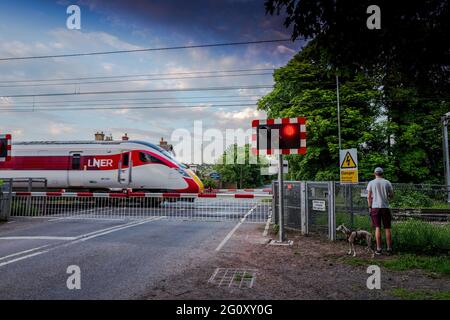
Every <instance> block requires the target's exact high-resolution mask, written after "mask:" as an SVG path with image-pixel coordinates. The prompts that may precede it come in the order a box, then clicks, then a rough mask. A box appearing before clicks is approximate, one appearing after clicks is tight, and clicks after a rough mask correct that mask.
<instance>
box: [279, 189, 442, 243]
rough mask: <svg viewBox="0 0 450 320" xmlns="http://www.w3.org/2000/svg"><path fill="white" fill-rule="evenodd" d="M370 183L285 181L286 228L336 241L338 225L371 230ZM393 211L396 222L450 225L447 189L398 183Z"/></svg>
mask: <svg viewBox="0 0 450 320" xmlns="http://www.w3.org/2000/svg"><path fill="white" fill-rule="evenodd" d="M366 188H367V183H359V184H354V185H342V184H340V183H339V182H329V181H325V182H317V181H305V182H300V181H285V182H284V194H285V197H284V206H285V210H284V225H285V227H287V228H291V229H296V230H300V231H302V233H304V234H308V233H315V234H319V235H324V236H327V237H328V238H329V239H331V240H334V239H335V237H336V231H335V228H336V225H339V224H342V223H343V224H345V225H346V226H348V227H350V228H354V227H355V228H365V229H370V217H369V210H368V207H367V191H366ZM393 189H394V198H393V199H391V201H390V205H391V211H392V214H393V218H394V220H397V221H399V220H404V219H420V220H425V221H432V222H448V221H450V205H449V203H447V194H448V191H447V186H443V185H414V184H401V183H394V184H393ZM273 194H274V201H273V209H272V211H273V212H274V215H273V218H272V221H273V222H274V223H278V182H274V183H273Z"/></svg>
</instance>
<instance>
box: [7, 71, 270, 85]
mask: <svg viewBox="0 0 450 320" xmlns="http://www.w3.org/2000/svg"><path fill="white" fill-rule="evenodd" d="M262 75H272V73H269V72H263V73H251V74H230V75H204V76H188V77H174V78H152V79H127V80H101V81H100V80H99V81H86V82H66V83H61V82H60V83H40V84H12V85H0V88H18V87H42V86H68V85H86V84H104V83H119V82H137V81H155V80H162V81H164V80H183V79H203V78H226V77H247V76H262Z"/></svg>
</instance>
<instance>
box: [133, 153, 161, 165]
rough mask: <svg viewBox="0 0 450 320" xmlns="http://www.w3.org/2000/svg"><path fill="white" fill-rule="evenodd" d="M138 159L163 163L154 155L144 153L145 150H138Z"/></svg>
mask: <svg viewBox="0 0 450 320" xmlns="http://www.w3.org/2000/svg"><path fill="white" fill-rule="evenodd" d="M139 159H140V160H141V161H142V162H149V163H161V164H163V162H162V161H161V160H159V159H158V158H156V157H154V156H152V155H150V154H148V153H145V152H139Z"/></svg>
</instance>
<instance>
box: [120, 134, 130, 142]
mask: <svg viewBox="0 0 450 320" xmlns="http://www.w3.org/2000/svg"><path fill="white" fill-rule="evenodd" d="M122 140H123V141H128V140H130V138H129V137H128V135H127V134H126V133H125V134H124V135H123V136H122Z"/></svg>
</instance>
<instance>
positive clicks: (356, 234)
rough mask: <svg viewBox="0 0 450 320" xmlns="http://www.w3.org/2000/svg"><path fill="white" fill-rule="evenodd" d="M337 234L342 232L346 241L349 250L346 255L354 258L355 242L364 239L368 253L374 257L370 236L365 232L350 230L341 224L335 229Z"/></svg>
mask: <svg viewBox="0 0 450 320" xmlns="http://www.w3.org/2000/svg"><path fill="white" fill-rule="evenodd" d="M336 231H337V232H342V233H343V234H344V235H345V236H346V238H347V241H348V245H349V249H348V252H347V254H352V251H353V256H354V257H356V250H355V241H356V240H358V239H364V240H366V242H367V250H368V251H369V252H372V257H374V256H375V252H374V251H373V249H372V234H371V233H370V232H368V231H366V230H350V229H349V228H347V227H346V226H345V225H343V224H341V225H340V226H338V227H337V228H336Z"/></svg>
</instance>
